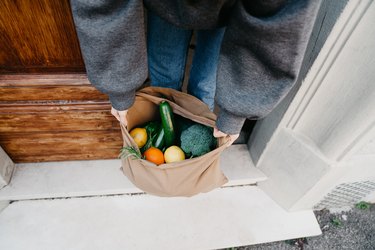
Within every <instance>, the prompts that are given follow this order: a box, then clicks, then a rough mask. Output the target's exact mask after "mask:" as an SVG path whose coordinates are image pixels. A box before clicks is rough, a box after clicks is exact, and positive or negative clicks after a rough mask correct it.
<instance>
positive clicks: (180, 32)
mask: <svg viewBox="0 0 375 250" xmlns="http://www.w3.org/2000/svg"><path fill="white" fill-rule="evenodd" d="M147 20H148V21H147V27H148V28H147V29H148V30H147V54H148V55H147V56H148V67H149V73H150V78H151V85H152V86H158V87H166V88H173V89H176V90H181V86H182V81H183V79H184V71H185V64H186V56H187V52H188V48H189V43H190V40H191V36H192V31H191V30H184V29H180V28H177V27H176V26H174V25H172V24H170V23H168V22H167V21H165V20H163V19H161V18H160V17H158V16H157V15H155V14H153V13H152V12H151V11H148V16H147Z"/></svg>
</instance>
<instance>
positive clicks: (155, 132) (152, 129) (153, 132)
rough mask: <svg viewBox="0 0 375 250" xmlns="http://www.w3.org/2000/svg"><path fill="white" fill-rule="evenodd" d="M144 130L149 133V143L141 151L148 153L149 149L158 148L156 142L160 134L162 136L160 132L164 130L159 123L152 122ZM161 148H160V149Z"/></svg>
mask: <svg viewBox="0 0 375 250" xmlns="http://www.w3.org/2000/svg"><path fill="white" fill-rule="evenodd" d="M144 128H145V129H146V131H147V135H148V137H147V142H146V144H145V145H144V147H143V148H142V149H141V151H142V152H144V151H146V150H147V149H149V148H150V147H156V146H155V144H154V142H155V141H156V139H157V138H158V137H159V134H160V131H161V129H162V127H161V125H160V123H159V122H157V121H151V122H148V123H147V124H146V125H145V126H144ZM158 148H159V147H158Z"/></svg>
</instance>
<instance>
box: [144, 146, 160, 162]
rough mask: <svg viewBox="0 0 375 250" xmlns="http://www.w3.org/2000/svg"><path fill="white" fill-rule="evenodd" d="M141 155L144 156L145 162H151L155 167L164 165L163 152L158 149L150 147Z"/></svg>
mask: <svg viewBox="0 0 375 250" xmlns="http://www.w3.org/2000/svg"><path fill="white" fill-rule="evenodd" d="M143 155H144V156H145V158H146V160H148V161H150V162H153V163H155V164H156V165H160V164H163V163H164V155H163V152H162V151H161V150H160V149H158V148H154V147H151V148H149V149H147V150H146V151H145V152H144V154H143Z"/></svg>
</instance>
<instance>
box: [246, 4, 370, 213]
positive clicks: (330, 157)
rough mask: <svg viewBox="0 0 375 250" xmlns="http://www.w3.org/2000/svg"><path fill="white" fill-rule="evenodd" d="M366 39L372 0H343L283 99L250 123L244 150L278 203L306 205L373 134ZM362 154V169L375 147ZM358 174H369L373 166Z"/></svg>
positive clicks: (318, 197) (328, 185)
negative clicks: (325, 34)
mask: <svg viewBox="0 0 375 250" xmlns="http://www.w3.org/2000/svg"><path fill="white" fill-rule="evenodd" d="M374 38H375V4H374V2H373V1H372V0H350V1H349V2H348V4H347V5H346V7H345V9H344V11H343V12H342V14H341V15H340V17H339V19H338V20H337V22H336V24H335V26H334V27H333V29H332V31H331V33H330V35H329V37H328V38H327V40H326V42H325V44H324V46H323V47H322V49H321V51H320V53H319V55H318V57H317V58H316V60H315V62H314V63H313V65H312V67H311V69H310V71H309V72H308V74H307V76H306V78H305V79H304V81H303V83H302V85H301V87H300V89H299V90H298V92H297V93H296V95H295V97H294V98H293V96H289V97H288V98H293V100H292V102H291V103H290V105H289V106H287V105H281V108H279V109H277V110H276V112H273V113H271V114H270V115H269V117H267V118H266V119H265V120H264V121H262V122H260V123H259V124H257V126H256V128H255V129H254V132H253V134H252V136H251V138H250V141H249V149H250V153H251V155H252V158H253V159H255V162H256V166H257V167H259V168H260V169H261V170H262V171H263V172H264V173H265V174H266V175H267V177H268V180H267V181H265V182H262V183H260V184H259V186H260V187H261V188H262V189H263V190H264V191H265V192H267V193H268V194H269V195H270V196H271V197H272V198H273V199H275V200H276V201H277V202H279V204H280V205H282V206H283V207H285V208H287V209H289V210H298V209H310V208H312V207H314V205H315V204H317V203H318V202H319V201H320V200H321V199H322V198H323V197H324V195H326V194H327V192H329V191H330V190H331V189H332V188H334V186H337V185H338V184H339V180H340V178H344V177H345V175H346V173H348V171H349V168H353V167H355V164H348V162H350V161H352V160H353V156H354V155H355V154H356V152H358V151H359V150H360V149H361V148H362V147H363V146H364V145H365V144H366V143H368V142H369V141H370V140H371V139H373V138H375V66H374V65H375V39H374ZM281 113H284V115H283V116H282V119H281V121H280V122H278V117H279V116H280V114H281ZM272 122H277V124H276V123H275V124H272ZM270 128H273V129H272V131H271V132H270ZM270 133H272V136H271V137H270V139H269V140H268V138H269V137H268V136H267V134H270ZM262 145H265V146H264V147H263V148H262ZM366 159H367V160H365V162H363V161H364V158H362V159H361V165H362V166H363V167H366V166H367V167H368V166H370V165H371V164H374V163H375V152H374V157H367V158H366ZM358 162H359V161H358ZM370 163H371V164H370ZM362 166H356V167H358V168H359V167H362ZM352 172H353V171H352ZM355 172H357V173H359V172H360V171H359V170H358V169H357V170H356V171H355ZM369 172H370V173H371V174H370V175H369ZM366 173H367V177H366V176H362V179H366V178H368V179H371V180H375V169H374V170H373V171H372V172H371V171H367V172H366ZM360 176H361V174H357V177H360ZM345 178H346V177H345Z"/></svg>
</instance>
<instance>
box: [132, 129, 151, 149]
mask: <svg viewBox="0 0 375 250" xmlns="http://www.w3.org/2000/svg"><path fill="white" fill-rule="evenodd" d="M130 136H131V137H133V139H134V141H135V143H136V144H137V146H138V147H139V148H141V147H143V146H144V145H145V144H146V142H147V132H146V129H145V128H134V129H132V131H130Z"/></svg>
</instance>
